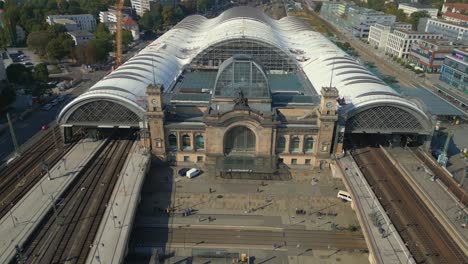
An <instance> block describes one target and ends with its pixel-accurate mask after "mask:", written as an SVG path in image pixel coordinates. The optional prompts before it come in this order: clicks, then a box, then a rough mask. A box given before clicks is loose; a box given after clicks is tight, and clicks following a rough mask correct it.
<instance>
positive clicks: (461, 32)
mask: <svg viewBox="0 0 468 264" xmlns="http://www.w3.org/2000/svg"><path fill="white" fill-rule="evenodd" d="M425 32H428V33H438V34H443V35H444V38H446V39H448V40H453V41H460V42H468V24H465V25H461V24H455V23H452V22H449V21H445V20H440V19H431V18H430V19H428V20H427V23H426V28H425Z"/></svg>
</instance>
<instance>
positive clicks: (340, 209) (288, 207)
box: [130, 167, 368, 263]
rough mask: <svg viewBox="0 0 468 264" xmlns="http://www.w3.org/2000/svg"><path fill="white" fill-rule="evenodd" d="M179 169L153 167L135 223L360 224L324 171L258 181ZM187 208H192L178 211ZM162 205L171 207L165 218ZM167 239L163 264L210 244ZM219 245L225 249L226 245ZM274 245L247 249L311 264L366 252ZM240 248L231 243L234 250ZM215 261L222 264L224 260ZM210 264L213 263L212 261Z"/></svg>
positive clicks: (275, 259)
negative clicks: (187, 174)
mask: <svg viewBox="0 0 468 264" xmlns="http://www.w3.org/2000/svg"><path fill="white" fill-rule="evenodd" d="M180 168H181V167H153V168H152V170H151V172H150V174H149V176H148V177H147V178H146V182H145V183H144V186H143V190H142V201H141V203H140V205H139V209H138V212H137V217H136V219H135V228H151V227H152V228H162V227H170V228H183V227H193V228H206V227H207V226H211V227H213V228H230V229H236V228H237V229H241V228H242V229H249V228H250V229H252V230H262V229H263V230H266V229H268V230H269V229H271V230H275V229H278V230H280V229H281V230H282V229H296V230H297V229H298V230H322V231H337V230H345V229H348V228H349V227H350V226H359V223H358V220H357V218H356V215H355V213H354V211H353V210H352V209H351V206H350V203H346V202H343V201H341V200H340V199H338V198H337V197H336V195H337V192H338V190H346V189H345V186H344V184H343V183H342V181H341V179H337V178H333V177H332V176H331V172H330V171H328V170H322V171H319V170H314V171H312V170H310V169H309V170H291V173H292V180H291V181H261V180H236V179H229V180H228V179H222V178H219V177H214V176H213V175H211V174H209V173H208V172H204V173H203V174H201V175H200V176H198V177H195V178H192V179H188V178H186V177H181V176H178V174H177V172H178V170H179V169H180ZM210 190H211V193H210ZM189 208H191V209H192V211H193V212H194V213H193V214H192V215H189V216H183V213H184V212H185V211H186V210H187V209H189ZM166 209H171V210H173V213H172V214H171V216H170V217H168V215H167V213H166V212H165V211H166ZM296 210H304V211H305V214H300V215H298V214H296ZM209 219H212V220H209ZM346 232H347V231H346ZM356 233H358V234H359V233H360V231H356ZM164 240H166V241H164ZM168 240H169V239H167V237H166V239H164V238H162V239H161V241H160V245H161V247H164V248H166V250H167V249H170V250H171V251H173V252H174V253H175V255H174V257H173V258H171V259H170V260H169V262H168V263H178V262H177V261H181V260H184V258H187V257H191V256H195V254H194V253H193V252H191V250H196V249H197V248H200V247H201V248H208V249H212V247H211V246H208V245H205V247H203V245H197V246H196V247H187V248H185V250H184V248H183V247H185V245H180V244H171V243H170V241H168ZM139 242H141V240H140V239H139V238H138V237H133V238H132V241H131V245H130V247H132V245H139ZM206 246H208V247H206ZM220 247H221V248H223V250H226V246H225V245H223V246H221V245H220ZM273 247H274V245H273V242H272V245H271V249H266V248H261V247H259V248H251V250H256V251H257V252H255V253H253V252H251V255H252V256H256V257H257V261H259V260H260V259H262V260H268V261H267V262H265V263H312V262H315V260H316V261H317V262H320V263H336V262H339V261H340V260H341V261H345V260H346V261H345V262H343V263H367V262H368V254H367V253H362V252H359V251H357V252H353V251H340V250H338V251H337V250H336V249H333V248H331V249H330V250H326V249H325V250H323V249H320V250H319V249H308V248H302V249H301V245H299V246H298V245H294V246H292V245H288V246H287V247H285V248H283V249H277V250H273ZM325 247H326V246H325ZM301 250H302V251H303V252H300V251H301ZM241 251H242V249H239V248H237V247H236V250H235V252H237V253H242V252H241ZM297 254H299V257H298V256H297ZM326 256H329V257H326ZM130 259H131V258H130ZM197 259H198V260H200V262H197ZM203 259H204V258H200V257H198V258H194V259H192V260H191V261H193V263H206V261H205V262H204V261H202V260H203ZM319 260H320V261H319ZM219 261H221V262H219V263H225V262H224V261H226V259H222V260H219ZM180 263H184V262H180ZM211 263H218V262H216V261H213V260H212V262H211ZM229 263H230V262H229ZM255 263H257V262H255ZM259 263H261V262H259Z"/></svg>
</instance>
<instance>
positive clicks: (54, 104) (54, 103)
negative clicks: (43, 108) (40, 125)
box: [50, 99, 59, 106]
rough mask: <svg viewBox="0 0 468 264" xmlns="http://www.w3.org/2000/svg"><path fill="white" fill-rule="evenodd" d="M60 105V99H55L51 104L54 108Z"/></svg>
mask: <svg viewBox="0 0 468 264" xmlns="http://www.w3.org/2000/svg"><path fill="white" fill-rule="evenodd" d="M58 103H59V100H58V99H54V100H52V102H50V104H51V105H52V106H56V105H57V104H58Z"/></svg>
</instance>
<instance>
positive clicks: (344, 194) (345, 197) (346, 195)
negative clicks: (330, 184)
mask: <svg viewBox="0 0 468 264" xmlns="http://www.w3.org/2000/svg"><path fill="white" fill-rule="evenodd" d="M337 197H338V198H340V199H342V200H345V201H348V202H352V201H353V200H352V199H351V194H350V193H349V192H345V191H338V195H337Z"/></svg>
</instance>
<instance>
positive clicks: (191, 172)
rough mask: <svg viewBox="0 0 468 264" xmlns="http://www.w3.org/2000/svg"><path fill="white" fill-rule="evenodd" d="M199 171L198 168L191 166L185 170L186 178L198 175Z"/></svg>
mask: <svg viewBox="0 0 468 264" xmlns="http://www.w3.org/2000/svg"><path fill="white" fill-rule="evenodd" d="M200 172H201V171H200V170H199V169H195V168H192V169H190V170H188V171H187V178H189V179H191V178H193V177H196V176H198V175H200Z"/></svg>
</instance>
